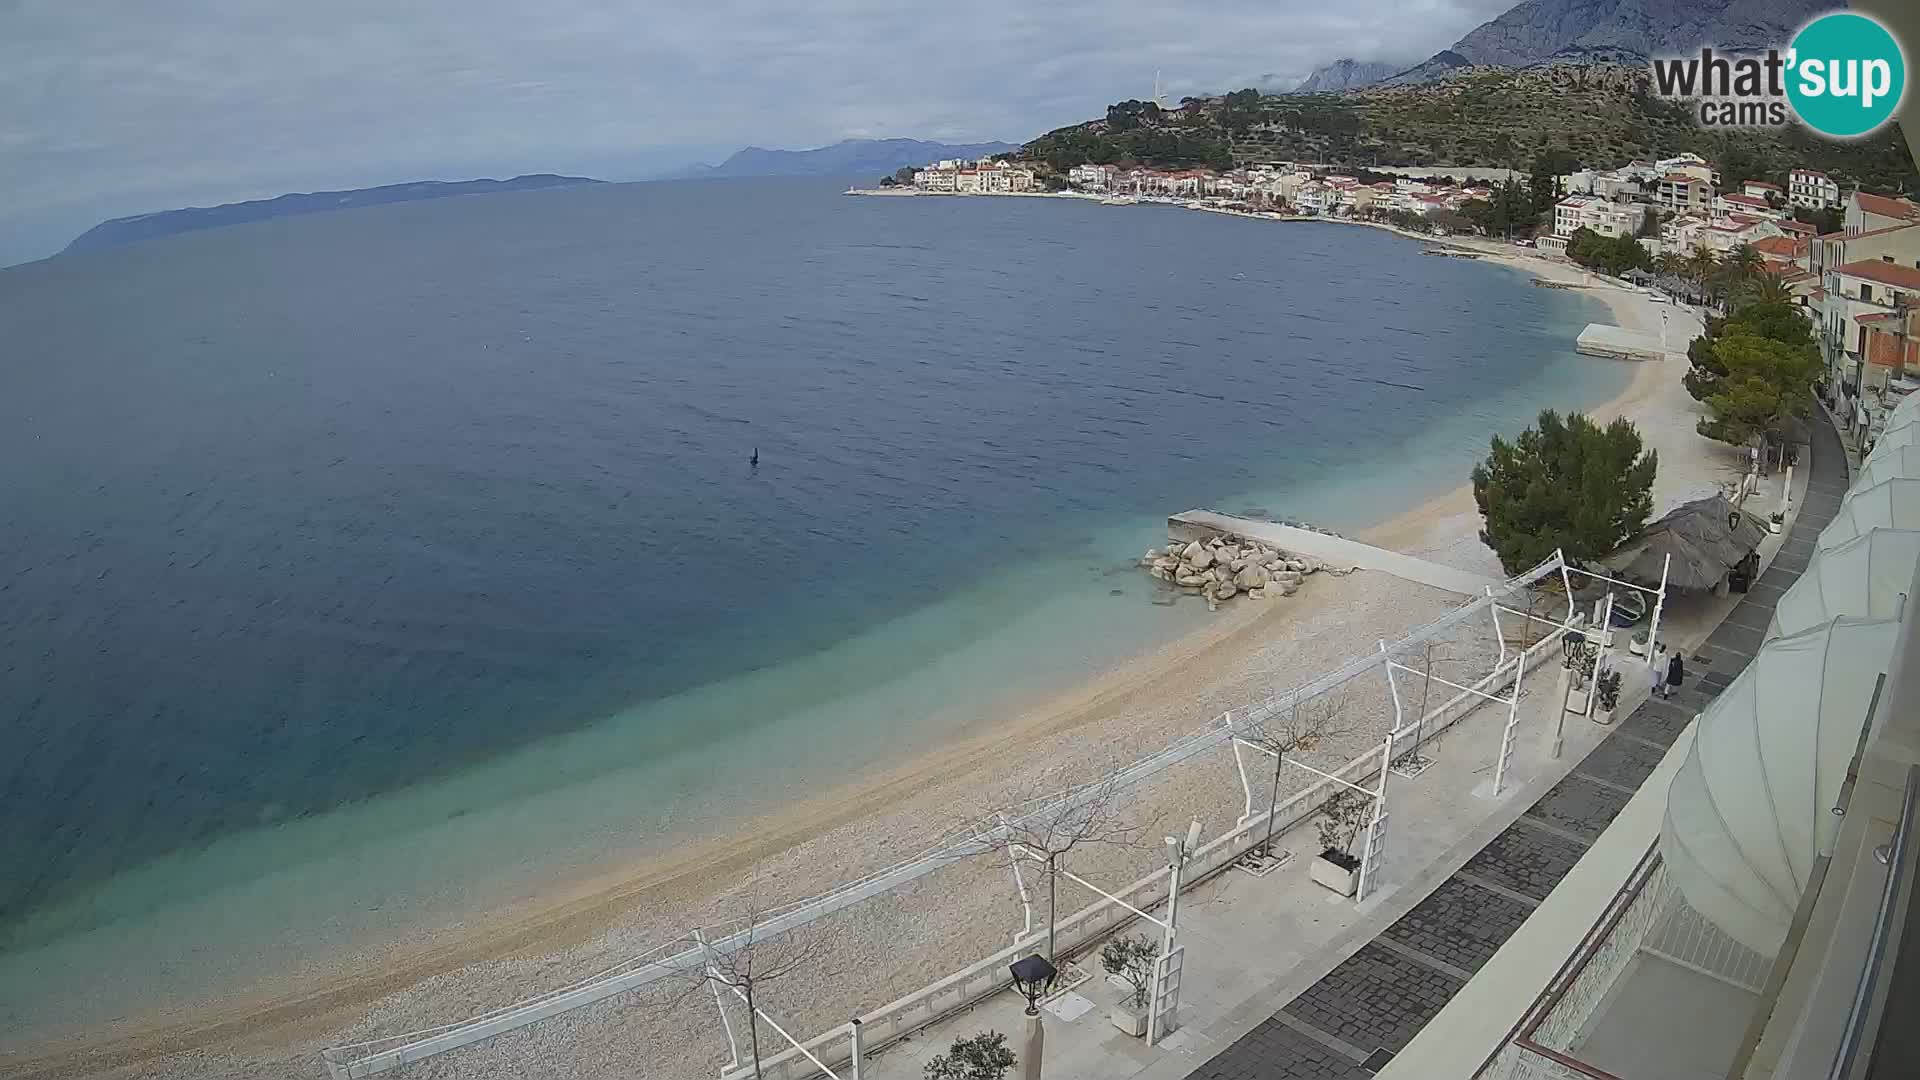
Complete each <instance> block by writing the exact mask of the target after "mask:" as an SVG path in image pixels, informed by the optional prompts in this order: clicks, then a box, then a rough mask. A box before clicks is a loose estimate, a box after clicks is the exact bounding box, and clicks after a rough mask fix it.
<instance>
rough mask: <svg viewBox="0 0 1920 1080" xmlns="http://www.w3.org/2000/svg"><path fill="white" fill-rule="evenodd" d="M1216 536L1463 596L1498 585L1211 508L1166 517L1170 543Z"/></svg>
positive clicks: (1343, 539)
mask: <svg viewBox="0 0 1920 1080" xmlns="http://www.w3.org/2000/svg"><path fill="white" fill-rule="evenodd" d="M1221 533H1232V534H1233V535H1235V536H1244V537H1246V538H1247V539H1249V540H1259V541H1262V542H1263V543H1267V544H1271V545H1273V546H1274V547H1277V548H1280V549H1281V550H1283V551H1286V552H1289V553H1291V554H1294V555H1304V556H1306V557H1308V558H1312V559H1317V560H1319V561H1320V562H1322V563H1325V564H1327V565H1328V566H1357V567H1360V568H1362V569H1365V570H1379V571H1381V572H1382V573H1387V574H1392V575H1393V576H1394V577H1397V578H1404V579H1405V580H1407V581H1416V582H1419V583H1420V584H1422V585H1431V586H1433V587H1434V588H1436V589H1445V590H1447V591H1448V592H1456V593H1460V594H1461V595H1463V596H1479V595H1480V594H1481V593H1483V592H1485V591H1486V589H1487V586H1489V585H1499V584H1501V583H1500V582H1498V581H1495V580H1494V579H1493V578H1489V577H1481V576H1480V575H1479V574H1475V573H1472V572H1470V571H1466V570H1459V569H1456V568H1454V567H1451V566H1442V565H1440V564H1439V563H1436V562H1429V561H1428V560H1426V559H1420V558H1415V557H1414V556H1412V555H1402V554H1400V553H1399V552H1397V551H1388V550H1387V549H1386V548H1380V547H1374V546H1373V545H1372V544H1363V543H1361V542H1360V541H1358V540H1349V539H1347V538H1346V537H1344V536H1334V535H1332V534H1331V533H1323V532H1315V531H1313V530H1312V529H1302V528H1299V527H1297V526H1293V525H1281V524H1279V523H1277V522H1272V521H1260V520H1258V519H1255V518H1244V517H1235V516H1233V515H1232V514H1222V513H1219V512H1217V511H1214V510H1188V511H1186V512H1185V513H1180V514H1175V515H1173V516H1172V517H1170V518H1168V519H1167V539H1168V540H1171V541H1180V542H1185V541H1189V540H1205V539H1208V538H1210V537H1214V536H1218V535H1220V534H1221Z"/></svg>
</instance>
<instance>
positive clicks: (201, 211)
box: [62, 173, 603, 254]
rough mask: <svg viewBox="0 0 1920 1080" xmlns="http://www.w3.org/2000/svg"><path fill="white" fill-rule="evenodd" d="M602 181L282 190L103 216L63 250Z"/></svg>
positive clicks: (546, 176)
mask: <svg viewBox="0 0 1920 1080" xmlns="http://www.w3.org/2000/svg"><path fill="white" fill-rule="evenodd" d="M602 182H603V181H600V180H594V179H591V178H589V177H585V176H556V175H554V174H552V173H534V174H532V175H529V176H516V177H514V178H513V179H511V180H457V181H442V180H418V181H414V182H413V183H409V184H386V185H384V186H381V187H370V188H355V189H353V190H351V191H315V192H308V193H299V194H291V195H281V196H278V197H277V198H272V199H255V200H253V201H251V202H235V203H224V204H222V205H220V206H193V207H188V208H186V209H184V210H162V211H159V212H156V213H151V214H134V215H132V216H130V217H122V218H114V219H112V220H110V221H103V222H101V223H100V224H98V225H95V226H94V227H93V228H91V229H88V230H87V231H86V232H83V233H81V234H80V235H79V236H78V237H75V238H74V241H73V242H72V243H71V244H68V245H67V246H66V249H65V251H63V252H62V254H72V253H74V252H79V251H97V250H99V249H101V248H109V247H117V246H118V245H121V244H131V243H133V242H135V241H138V240H151V239H153V238H154V237H158V236H172V235H174V234H176V233H184V232H193V231H194V230H196V229H214V228H219V227H220V226H222V225H240V224H244V223H246V222H250V221H266V220H268V219H270V218H278V217H291V216H293V215H295V214H318V213H323V212H325V211H328V210H346V209H350V208H353V207H359V206H379V205H381V204H382V203H398V202H416V201H418V200H421V199H445V198H449V197H451V196H454V195H479V194H484V193H487V192H496V191H538V190H541V189H543V188H557V187H573V186H575V185H577V184H598V183H602Z"/></svg>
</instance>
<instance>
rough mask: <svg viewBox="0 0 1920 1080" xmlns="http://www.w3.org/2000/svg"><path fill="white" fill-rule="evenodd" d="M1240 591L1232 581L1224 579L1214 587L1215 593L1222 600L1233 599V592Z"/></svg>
mask: <svg viewBox="0 0 1920 1080" xmlns="http://www.w3.org/2000/svg"><path fill="white" fill-rule="evenodd" d="M1239 591H1240V590H1239V589H1238V588H1237V587H1235V585H1234V584H1233V582H1231V581H1223V582H1221V583H1220V584H1218V585H1215V586H1214V587H1213V595H1214V596H1215V598H1217V599H1220V600H1231V599H1233V594H1234V593H1237V592H1239Z"/></svg>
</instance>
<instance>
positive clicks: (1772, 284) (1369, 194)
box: [889, 153, 1920, 443]
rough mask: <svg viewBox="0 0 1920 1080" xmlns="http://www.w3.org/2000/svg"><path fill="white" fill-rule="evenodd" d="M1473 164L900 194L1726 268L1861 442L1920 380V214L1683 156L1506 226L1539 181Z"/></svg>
mask: <svg viewBox="0 0 1920 1080" xmlns="http://www.w3.org/2000/svg"><path fill="white" fill-rule="evenodd" d="M1462 171H1464V172H1467V173H1473V172H1476V170H1462ZM1477 171H1478V172H1480V173H1491V174H1493V175H1482V176H1467V175H1434V174H1435V173H1436V172H1439V173H1444V170H1422V171H1421V172H1422V175H1418V176H1415V175H1398V174H1394V172H1395V171H1394V170H1392V169H1390V168H1386V167H1380V168H1374V169H1364V170H1363V169H1352V168H1343V167H1340V166H1328V165H1323V164H1308V163H1299V162H1288V161H1276V162H1268V163H1256V164H1249V165H1245V166H1241V167H1236V168H1233V169H1228V170H1224V171H1221V170H1213V169H1205V168H1185V169H1170V168H1152V167H1142V166H1134V167H1122V166H1119V165H1112V164H1093V163H1087V164H1080V165H1075V166H1072V167H1071V168H1069V169H1067V170H1066V171H1065V172H1064V174H1062V175H1059V176H1053V175H1049V174H1048V173H1046V172H1043V171H1041V170H1037V169H1035V168H1034V167H1032V166H1031V165H1030V164H1028V163H1024V162H1019V161H1009V160H1006V159H1005V158H1004V157H1001V158H988V159H982V160H978V161H962V160H944V161H938V162H933V163H931V164H929V165H927V166H925V167H923V168H919V169H912V170H902V171H901V172H902V175H901V176H899V177H898V178H897V183H898V186H899V189H900V190H901V191H902V192H903V193H904V192H906V191H912V192H915V193H926V194H940V195H972V194H980V195H994V194H1005V195H1037V194H1055V195H1060V196H1066V197H1079V198H1087V199H1097V200H1099V201H1100V202H1101V203H1102V204H1104V205H1110V206H1122V205H1134V204H1160V205H1168V204H1171V205H1177V206H1184V207H1187V208H1190V209H1196V210H1209V211H1215V212H1221V213H1231V214H1237V215H1244V216H1254V217H1264V218H1271V219H1278V220H1298V219H1322V220H1332V221H1349V222H1361V223H1369V224H1376V225H1387V226H1392V227H1396V228H1400V229H1403V230H1407V231H1411V232H1414V233H1418V234H1421V235H1424V236H1431V237H1433V238H1435V239H1444V240H1448V241H1453V242H1458V241H1460V240H1462V239H1470V238H1473V237H1484V238H1485V239H1486V240H1489V241H1494V242H1510V243H1511V244H1512V245H1514V246H1515V247H1518V248H1521V249H1527V254H1529V255H1532V256H1534V257H1538V258H1542V259H1550V260H1570V261H1572V262H1574V263H1578V264H1581V265H1583V266H1586V267H1588V268H1589V269H1593V270H1600V271H1604V272H1612V273H1614V274H1615V276H1620V277H1623V278H1624V279H1625V280H1627V281H1629V282H1631V283H1633V284H1634V285H1635V286H1637V287H1642V288H1653V289H1657V290H1659V291H1660V292H1662V293H1663V294H1665V295H1668V296H1672V297H1675V298H1680V299H1687V300H1694V301H1710V300H1712V299H1713V298H1714V279H1715V276H1716V270H1724V269H1725V268H1728V267H1734V268H1738V270H1739V272H1740V273H1743V274H1758V275H1761V276H1763V277H1764V278H1765V279H1766V280H1767V281H1768V282H1769V286H1768V287H1769V288H1771V289H1777V290H1778V292H1779V294H1780V296H1781V297H1782V298H1783V299H1785V300H1787V301H1788V302H1790V303H1792V304H1793V305H1795V306H1796V307H1797V308H1798V309H1799V310H1800V311H1801V313H1802V314H1803V315H1805V317H1806V318H1808V319H1809V320H1811V322H1812V323H1813V325H1814V326H1815V328H1816V333H1815V336H1816V338H1817V340H1818V341H1819V344H1820V348H1821V355H1822V360H1823V368H1824V372H1823V378H1822V379H1821V382H1820V388H1821V389H1822V391H1823V393H1824V395H1825V397H1826V399H1827V402H1828V404H1829V406H1830V407H1831V408H1832V409H1833V410H1834V412H1835V415H1836V417H1837V418H1838V419H1839V421H1840V423H1841V424H1842V425H1843V426H1844V427H1845V428H1847V429H1848V430H1849V431H1850V432H1857V433H1858V437H1859V438H1860V439H1861V440H1862V442H1863V443H1871V442H1872V441H1873V439H1874V438H1875V436H1877V434H1878V433H1879V432H1880V431H1881V430H1883V429H1884V427H1885V423H1886V417H1887V416H1888V415H1889V414H1890V413H1891V412H1892V410H1893V407H1894V406H1895V405H1896V404H1897V403H1898V401H1899V399H1900V398H1902V397H1904V396H1905V395H1906V394H1907V393H1909V392H1911V391H1912V390H1913V389H1915V388H1917V387H1920V317H1916V315H1917V313H1920V203H1917V202H1915V201H1913V200H1910V199H1905V198H1897V197H1893V196H1888V195H1879V194H1875V193H1873V192H1869V191H1863V190H1860V189H1859V188H1858V187H1854V188H1852V189H1850V190H1843V189H1842V187H1841V185H1840V184H1839V183H1838V182H1837V181H1836V180H1834V179H1833V178H1832V177H1831V176H1829V175H1828V174H1827V173H1825V172H1822V171H1820V170H1816V169H1811V168H1804V167H1795V168H1792V169H1790V170H1788V171H1787V173H1786V174H1785V175H1784V176H1782V177H1780V180H1781V181H1782V182H1781V183H1775V182H1773V181H1771V180H1767V179H1763V178H1759V177H1747V178H1742V179H1740V180H1738V181H1737V182H1734V183H1727V182H1724V178H1723V175H1722V173H1721V171H1720V170H1719V169H1717V168H1716V167H1715V164H1714V163H1713V162H1710V161H1708V160H1707V159H1705V158H1703V157H1701V156H1700V155H1698V154H1692V153H1683V154H1678V155H1675V156H1673V157H1668V158H1662V159H1659V160H1635V161H1630V162H1628V163H1627V164H1625V165H1622V166H1618V167H1615V168H1605V169H1601V168H1579V169H1575V170H1573V171H1571V172H1566V173H1558V174H1555V175H1553V176H1552V177H1551V178H1550V180H1549V181H1547V183H1548V184H1550V185H1551V186H1550V188H1549V189H1548V190H1550V192H1551V198H1550V200H1549V201H1548V202H1547V204H1546V207H1545V209H1543V210H1542V211H1541V212H1540V213H1539V215H1538V217H1537V219H1535V220H1523V219H1522V218H1521V216H1519V215H1512V214H1510V215H1508V219H1507V220H1506V221H1505V223H1504V227H1500V226H1501V224H1502V223H1501V222H1499V221H1498V220H1497V218H1496V217H1495V216H1494V215H1493V214H1492V211H1493V209H1494V207H1495V206H1496V204H1498V203H1499V202H1500V201H1501V200H1502V198H1503V195H1504V194H1505V193H1506V192H1507V191H1510V190H1512V189H1513V188H1514V187H1518V186H1521V185H1527V184H1529V183H1531V182H1532V180H1531V178H1529V177H1528V176H1527V175H1526V174H1523V173H1520V172H1518V171H1513V170H1477ZM894 179H895V178H889V180H894ZM1542 186H1545V185H1542ZM1823 226H1824V227H1823ZM1594 239H1598V240H1604V241H1609V242H1611V244H1612V250H1613V252H1614V254H1612V255H1609V256H1607V257H1605V258H1604V259H1594V258H1590V257H1586V255H1585V252H1583V250H1582V242H1583V241H1590V240H1594ZM1623 244H1624V245H1629V246H1628V247H1626V248H1624V249H1623V248H1622V247H1621V245H1623ZM1622 250H1624V251H1625V252H1626V254H1625V256H1624V257H1622V256H1621V255H1619V254H1618V253H1619V252H1620V251H1622Z"/></svg>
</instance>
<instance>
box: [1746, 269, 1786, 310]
mask: <svg viewBox="0 0 1920 1080" xmlns="http://www.w3.org/2000/svg"><path fill="white" fill-rule="evenodd" d="M1792 299H1793V292H1792V291H1791V290H1789V289H1788V288H1787V279H1786V278H1784V277H1782V276H1781V275H1779V274H1776V273H1773V272H1772V271H1770V270H1762V271H1761V272H1759V273H1758V274H1755V275H1754V276H1753V277H1751V278H1749V279H1748V280H1747V301H1748V302H1749V303H1754V304H1784V303H1787V302H1789V301H1791V300H1792Z"/></svg>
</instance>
